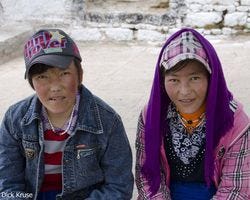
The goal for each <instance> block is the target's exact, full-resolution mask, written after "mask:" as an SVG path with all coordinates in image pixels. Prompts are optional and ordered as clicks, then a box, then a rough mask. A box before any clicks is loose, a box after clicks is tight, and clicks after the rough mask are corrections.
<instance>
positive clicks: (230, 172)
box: [213, 128, 250, 200]
mask: <svg viewBox="0 0 250 200" xmlns="http://www.w3.org/2000/svg"><path fill="white" fill-rule="evenodd" d="M249 134H250V128H248V130H247V131H246V132H245V133H244V134H243V135H242V136H241V137H240V138H239V139H238V141H237V142H235V143H234V145H233V146H232V147H231V148H230V149H229V150H228V151H227V153H226V154H225V158H224V163H223V168H222V173H221V174H222V176H221V180H220V183H219V186H218V190H217V192H216V194H215V196H214V197H213V200H239V199H242V200H243V199H250V137H249V136H250V135H249Z"/></svg>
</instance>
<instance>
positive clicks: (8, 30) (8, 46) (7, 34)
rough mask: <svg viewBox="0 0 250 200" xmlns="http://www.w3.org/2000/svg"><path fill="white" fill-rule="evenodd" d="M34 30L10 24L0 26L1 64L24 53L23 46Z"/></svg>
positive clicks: (25, 26)
mask: <svg viewBox="0 0 250 200" xmlns="http://www.w3.org/2000/svg"><path fill="white" fill-rule="evenodd" d="M32 33H33V28H32V27H31V26H28V25H24V24H21V25H18V24H8V25H3V26H0V60H1V64H2V63H4V62H6V61H9V60H11V59H13V58H15V57H17V56H21V55H22V53H23V45H24V42H25V40H26V39H27V38H28V36H29V35H30V34H32Z"/></svg>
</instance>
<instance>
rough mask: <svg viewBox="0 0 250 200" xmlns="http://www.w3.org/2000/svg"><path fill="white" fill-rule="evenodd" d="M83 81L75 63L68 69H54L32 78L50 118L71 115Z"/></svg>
mask: <svg viewBox="0 0 250 200" xmlns="http://www.w3.org/2000/svg"><path fill="white" fill-rule="evenodd" d="M80 79H82V76H80ZM81 81H82V80H79V76H78V71H77V68H76V66H75V64H74V62H72V63H71V64H70V66H69V67H68V68H67V69H60V68H56V67H53V68H49V69H48V70H46V71H45V72H43V73H40V74H36V75H34V76H33V77H32V83H33V86H34V89H35V91H36V94H37V96H38V98H39V100H40V101H41V103H42V104H43V106H44V107H45V108H46V109H47V112H48V115H49V116H50V117H56V116H60V117H62V116H68V115H69V114H70V113H71V111H72V108H73V106H74V104H75V100H76V94H77V91H78V86H79V83H80V82H81Z"/></svg>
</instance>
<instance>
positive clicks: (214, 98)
mask: <svg viewBox="0 0 250 200" xmlns="http://www.w3.org/2000/svg"><path fill="white" fill-rule="evenodd" d="M190 34H191V35H193V36H194V37H195V38H196V39H197V41H199V43H200V44H201V45H202V47H203V49H204V50H205V53H206V57H207V58H208V63H209V68H210V69H211V74H210V79H209V87H208V94H207V98H206V147H205V148H206V153H205V177H204V178H205V180H206V183H207V185H210V184H211V181H212V179H213V173H214V164H213V163H214V156H213V152H214V149H215V148H216V146H217V144H218V142H219V140H220V138H221V137H222V136H223V135H224V134H225V133H226V131H228V130H229V129H230V128H231V127H232V126H233V112H232V111H231V110H230V108H229V102H230V100H232V98H233V96H232V94H231V93H230V91H229V90H228V88H227V85H226V82H225V78H224V75H223V71H222V67H221V63H220V60H219V58H218V56H217V54H216V51H215V49H214V48H213V46H212V45H211V44H210V42H209V41H208V40H206V39H205V38H204V37H203V36H202V35H201V34H200V33H198V32H197V31H195V30H193V29H189V28H184V29H182V30H180V31H178V32H176V33H175V34H173V35H172V36H171V37H170V38H169V39H168V40H167V41H166V43H165V44H164V46H163V48H162V50H161V52H160V54H159V58H158V62H157V65H156V70H155V75H154V80H153V85H152V89H151V94H150V98H149V101H148V109H147V118H146V122H145V152H146V161H145V163H144V165H143V169H142V173H143V174H144V176H145V177H146V178H147V180H148V182H149V185H150V191H151V192H152V195H153V194H155V193H156V192H157V190H158V188H159V185H160V146H161V142H162V137H163V135H164V134H165V133H166V131H167V129H166V127H165V126H164V125H165V124H164V118H165V116H166V114H167V113H166V112H167V108H168V105H169V103H170V99H169V97H168V95H167V93H166V92H165V87H164V80H163V77H162V76H161V74H160V71H161V70H160V64H161V61H163V60H166V59H165V58H166V54H164V51H165V49H167V48H168V46H169V45H170V43H171V42H172V41H174V40H175V39H176V38H178V37H180V36H181V35H182V36H187V35H190ZM177 52H178V51H177ZM163 55H164V56H165V57H164V56H163ZM169 55H170V54H169ZM163 58H164V59H163Z"/></svg>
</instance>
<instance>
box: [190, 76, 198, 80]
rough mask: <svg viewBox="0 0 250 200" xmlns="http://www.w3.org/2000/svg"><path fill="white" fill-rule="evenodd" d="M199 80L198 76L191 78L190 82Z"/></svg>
mask: <svg viewBox="0 0 250 200" xmlns="http://www.w3.org/2000/svg"><path fill="white" fill-rule="evenodd" d="M199 79H200V77H199V76H194V77H191V80H194V81H196V80H199Z"/></svg>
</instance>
